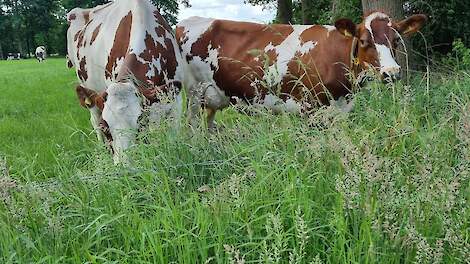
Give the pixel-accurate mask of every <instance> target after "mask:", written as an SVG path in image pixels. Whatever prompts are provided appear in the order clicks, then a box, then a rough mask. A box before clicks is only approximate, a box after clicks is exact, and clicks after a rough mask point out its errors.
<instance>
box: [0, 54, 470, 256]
mask: <svg viewBox="0 0 470 264" xmlns="http://www.w3.org/2000/svg"><path fill="white" fill-rule="evenodd" d="M75 83H76V78H75V76H74V73H73V72H72V71H70V70H67V69H65V61H64V60H63V59H50V60H48V61H47V62H46V63H45V64H41V65H40V64H38V63H37V62H36V61H33V60H24V61H15V62H5V61H0V95H1V97H0V262H1V263H316V264H319V263H396V264H398V263H470V210H469V209H470V208H469V207H470V203H469V199H470V185H469V179H470V75H469V74H468V73H465V72H461V73H459V72H453V73H452V74H446V73H443V72H441V71H436V72H435V73H433V74H432V75H431V76H427V77H426V76H424V77H423V76H422V75H421V74H416V76H414V77H413V78H412V82H411V84H410V85H405V84H403V83H398V84H395V85H383V84H380V83H370V84H369V85H368V86H367V87H365V88H364V89H362V90H361V91H360V92H358V93H356V94H355V97H354V98H355V108H354V110H353V111H352V112H350V113H344V112H342V111H340V110H338V109H336V108H334V107H323V108H320V109H318V110H317V111H316V112H314V113H313V114H312V115H310V116H305V117H299V116H292V115H271V114H270V113H269V112H267V111H261V112H260V113H259V114H258V115H255V116H246V115H241V114H239V113H237V112H236V111H234V110H233V109H232V110H227V111H224V112H223V113H222V114H220V115H218V117H217V122H218V124H219V126H220V127H221V130H220V131H218V132H217V133H207V132H206V131H205V130H204V129H201V130H198V131H193V132H190V131H186V130H185V129H183V130H182V131H174V130H172V129H170V128H169V127H168V126H167V125H165V124H162V126H161V127H158V128H152V129H150V128H149V129H148V131H147V133H142V135H141V136H140V140H139V142H145V143H140V144H138V145H137V146H136V147H134V148H132V149H131V150H130V152H129V155H130V157H131V158H132V160H133V166H130V167H124V166H113V165H112V158H111V156H110V154H109V153H108V152H107V151H106V149H105V147H104V146H102V145H100V144H98V142H97V140H96V136H95V135H94V134H93V131H92V130H91V126H90V124H89V121H88V118H89V115H88V113H87V111H86V110H84V109H82V108H80V106H79V105H78V102H77V99H76V98H75V91H74V89H73V88H74V84H75Z"/></svg>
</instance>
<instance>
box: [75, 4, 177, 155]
mask: <svg viewBox="0 0 470 264" xmlns="http://www.w3.org/2000/svg"><path fill="white" fill-rule="evenodd" d="M67 19H68V23H69V29H68V32H67V48H68V66H69V67H75V69H76V73H77V76H78V78H79V80H80V85H79V86H78V87H77V95H78V97H79V99H80V103H81V104H82V105H83V106H85V107H87V108H88V109H89V110H90V113H91V123H92V124H93V127H94V128H95V130H96V131H97V132H98V134H99V135H98V137H99V138H101V139H103V138H104V137H103V133H104V134H105V135H106V138H108V139H110V140H111V147H112V149H113V151H114V159H115V162H119V161H120V158H121V157H122V153H123V151H124V150H126V149H127V148H129V147H130V146H131V145H132V144H133V142H134V140H135V133H136V131H138V128H139V117H140V116H141V115H142V113H143V106H144V105H146V104H147V105H148V104H156V106H155V105H154V106H155V107H157V108H158V107H161V108H162V109H165V111H164V113H162V114H165V115H167V114H175V115H180V114H181V109H182V102H181V96H182V94H181V84H182V82H183V72H184V71H183V67H184V63H182V62H183V60H182V57H181V54H180V52H179V49H178V46H177V43H176V39H175V37H174V34H173V31H172V29H171V27H170V26H169V25H168V23H167V22H166V21H165V19H164V18H163V17H162V16H161V15H160V13H159V12H158V9H157V8H156V7H154V6H153V5H152V4H151V3H150V2H149V1H148V0H132V1H128V0H115V1H113V2H110V3H108V4H104V5H100V6H97V7H95V8H91V9H81V8H75V9H73V10H72V11H70V12H69V13H68V15H67ZM163 96H164V97H167V98H168V97H170V99H171V100H170V101H169V102H168V101H167V100H166V101H161V100H160V99H161V97H163ZM103 128H104V129H103Z"/></svg>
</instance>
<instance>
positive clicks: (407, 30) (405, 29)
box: [397, 15, 428, 36]
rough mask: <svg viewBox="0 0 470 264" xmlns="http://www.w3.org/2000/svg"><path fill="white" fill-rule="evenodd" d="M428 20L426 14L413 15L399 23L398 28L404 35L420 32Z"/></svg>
mask: <svg viewBox="0 0 470 264" xmlns="http://www.w3.org/2000/svg"><path fill="white" fill-rule="evenodd" d="M427 20H428V18H427V16H425V15H412V16H410V17H408V18H405V19H403V20H402V21H400V22H398V23H397V30H398V32H400V34H402V35H404V36H409V35H412V34H414V33H416V32H418V31H419V30H420V29H421V28H422V27H423V25H424V23H426V21H427Z"/></svg>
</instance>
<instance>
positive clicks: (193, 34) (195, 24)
mask: <svg viewBox="0 0 470 264" xmlns="http://www.w3.org/2000/svg"><path fill="white" fill-rule="evenodd" d="M212 22H214V19H213V18H204V17H198V16H193V17H190V18H187V19H184V20H183V21H181V22H180V23H178V27H182V28H184V38H185V39H184V41H181V42H184V43H183V45H182V48H183V50H188V51H190V50H191V46H192V45H193V44H194V43H195V42H196V41H197V40H198V39H199V38H200V37H201V36H202V35H203V34H204V32H206V31H207V30H208V29H209V28H210V26H211V25H212ZM190 28H191V30H189V29H190Z"/></svg>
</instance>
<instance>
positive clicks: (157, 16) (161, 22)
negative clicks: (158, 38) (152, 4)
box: [153, 10, 173, 32]
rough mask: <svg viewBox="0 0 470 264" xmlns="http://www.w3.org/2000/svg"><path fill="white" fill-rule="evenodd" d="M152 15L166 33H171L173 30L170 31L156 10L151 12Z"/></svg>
mask: <svg viewBox="0 0 470 264" xmlns="http://www.w3.org/2000/svg"><path fill="white" fill-rule="evenodd" d="M153 15H154V16H155V18H156V19H157V21H158V24H160V25H161V26H163V28H165V29H166V30H167V31H168V32H173V30H172V29H171V27H170V25H169V24H168V22H167V21H166V19H165V18H164V17H163V16H162V15H161V14H160V12H158V10H155V11H153Z"/></svg>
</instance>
